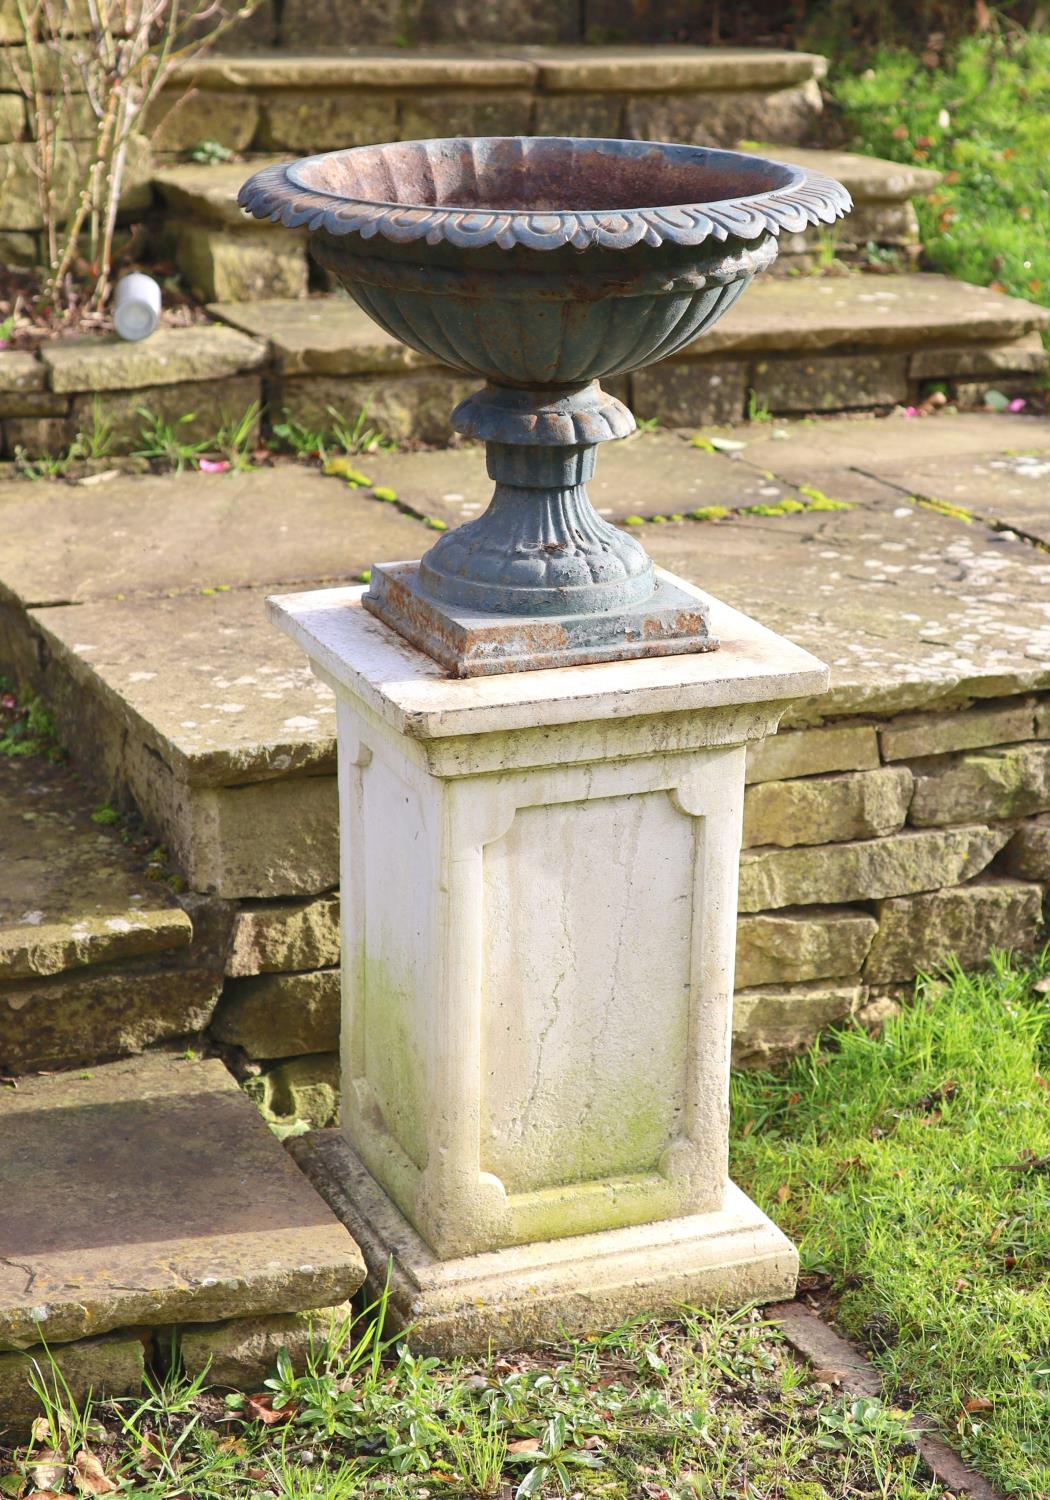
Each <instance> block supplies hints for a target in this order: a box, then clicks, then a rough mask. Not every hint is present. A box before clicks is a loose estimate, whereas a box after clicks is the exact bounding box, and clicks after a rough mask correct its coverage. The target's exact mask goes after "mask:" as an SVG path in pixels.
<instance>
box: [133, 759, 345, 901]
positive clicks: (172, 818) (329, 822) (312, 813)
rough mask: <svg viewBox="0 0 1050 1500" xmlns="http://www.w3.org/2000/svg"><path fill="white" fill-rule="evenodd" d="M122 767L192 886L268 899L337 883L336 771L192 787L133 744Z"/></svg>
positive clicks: (229, 895) (308, 892)
mask: <svg viewBox="0 0 1050 1500" xmlns="http://www.w3.org/2000/svg"><path fill="white" fill-rule="evenodd" d="M124 774H125V776H126V778H127V782H128V785H129V787H130V788H131V791H132V794H133V796H134V798H135V801H136V802H137V803H138V805H139V806H140V807H141V809H142V811H143V813H144V815H145V816H146V817H147V818H148V819H149V820H150V821H151V822H152V824H153V826H154V827H156V828H157V829H158V830H159V832H160V833H161V834H162V836H163V837H164V839H165V841H166V843H167V847H168V848H169V849H170V851H171V855H172V859H173V861H174V862H175V864H176V866H177V868H178V869H180V870H181V871H182V872H183V874H184V875H185V876H186V879H187V881H188V882H189V884H190V886H191V887H192V888H193V889H194V890H197V891H210V892H213V893H214V894H215V895H218V896H222V897H227V898H235V897H242V898H247V899H269V898H271V897H274V896H313V895H316V894H317V893H318V892H320V891H326V890H331V888H332V887H333V886H334V885H335V884H336V883H337V881H338V879H339V849H338V843H339V840H338V811H337V798H336V783H335V777H334V776H293V777H291V778H290V779H289V780H286V781H258V782H254V783H251V784H249V785H247V786H233V787H188V786H186V784H185V783H184V782H183V781H181V780H180V779H179V778H178V777H176V776H174V775H173V774H172V772H171V770H170V769H169V768H168V767H167V766H166V765H165V764H164V762H163V761H162V760H160V759H159V757H158V756H157V755H155V754H154V753H153V752H152V751H151V750H148V749H146V748H145V747H144V746H131V745H129V747H128V751H127V756H126V760H125V764H124Z"/></svg>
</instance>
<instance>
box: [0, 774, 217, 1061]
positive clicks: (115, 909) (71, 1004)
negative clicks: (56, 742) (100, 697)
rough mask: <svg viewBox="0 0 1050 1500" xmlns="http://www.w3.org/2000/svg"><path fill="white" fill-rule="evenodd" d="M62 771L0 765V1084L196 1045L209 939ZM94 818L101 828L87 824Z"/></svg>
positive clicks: (193, 905) (208, 977)
mask: <svg viewBox="0 0 1050 1500" xmlns="http://www.w3.org/2000/svg"><path fill="white" fill-rule="evenodd" d="M116 816H117V815H116V813H115V811H114V809H113V808H111V807H109V806H102V807H101V808H100V807H99V806H98V799H97V798H92V797H91V796H90V795H89V792H88V790H87V788H86V787H85V786H84V784H83V783H82V782H81V780H80V779H79V777H78V776H77V775H76V774H75V773H74V771H73V770H72V768H71V767H70V766H68V765H63V764H53V763H51V762H50V761H48V760H47V759H45V758H44V757H43V756H41V755H36V756H31V757H25V758H17V759H12V758H10V757H7V756H0V848H2V849H3V851H4V859H3V862H2V864H0V1073H22V1072H26V1071H29V1070H32V1069H35V1068H54V1067H68V1066H74V1065H77V1064H80V1063H84V1062H91V1061H94V1060H96V1059H98V1058H104V1057H107V1056H109V1057H113V1056H118V1055H120V1054H121V1053H124V1052H128V1051H134V1050H137V1049H138V1048H140V1047H143V1046H147V1045H150V1044H151V1043H153V1042H157V1041H161V1040H164V1039H168V1038H174V1037H182V1036H187V1035H194V1034H196V1033H199V1032H200V1031H202V1030H203V1029H204V1027H205V1026H206V1025H207V1022H208V1020H209V1018H210V1016H211V1013H212V1011H213V1010H214V1008H215V1004H216V1002H217V1000H218V996H219V991H220V989H221V987H222V958H221V949H222V941H221V940H219V939H218V937H217V935H216V931H215V922H214V920H213V919H211V918H210V917H209V915H208V914H206V913H202V914H201V915H200V920H195V918H196V917H197V913H198V907H199V904H200V903H199V898H197V897H196V896H194V895H192V894H188V895H187V896H185V897H184V898H183V899H182V900H181V901H180V900H179V899H177V898H176V896H175V894H174V893H173V892H172V890H171V889H170V887H169V886H168V885H167V884H166V883H165V879H164V878H160V877H164V876H166V875H167V874H168V871H169V869H170V867H169V866H168V864H167V859H166V856H165V857H164V858H163V859H162V860H156V861H154V862H153V863H152V864H150V865H148V866H147V864H146V859H145V856H144V854H142V853H135V852H133V850H132V849H131V848H129V847H127V846H126V845H125V844H124V843H123V842H122V840H121V838H120V837H119V834H118V831H117V830H116V828H114V827H113V826H109V824H110V822H111V821H112V820H114V819H115V818H116ZM100 820H101V821H100Z"/></svg>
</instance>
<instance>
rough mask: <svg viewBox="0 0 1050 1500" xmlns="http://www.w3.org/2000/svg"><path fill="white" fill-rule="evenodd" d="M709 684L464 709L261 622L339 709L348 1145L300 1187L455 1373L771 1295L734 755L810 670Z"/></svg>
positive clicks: (321, 627) (729, 659)
mask: <svg viewBox="0 0 1050 1500" xmlns="http://www.w3.org/2000/svg"><path fill="white" fill-rule="evenodd" d="M664 577H665V579H666V580H667V581H668V582H669V583H670V584H671V585H673V586H674V587H676V588H678V589H681V590H685V591H686V592H687V593H689V594H691V595H692V596H693V597H694V598H695V599H696V600H697V603H698V605H699V606H702V607H703V608H704V609H705V610H709V611H710V618H711V624H712V633H713V634H714V635H716V636H717V637H718V638H719V639H720V641H721V642H722V645H721V648H720V649H719V650H717V651H714V652H706V653H698V654H695V655H686V656H669V657H660V658H653V659H649V660H639V661H633V662H618V663H602V664H597V665H592V666H586V667H563V668H559V669H556V670H549V671H534V672H521V673H511V674H503V675H499V676H492V677H480V678H474V679H465V680H453V679H450V678H448V677H446V676H445V675H444V673H443V672H442V670H441V669H440V668H439V667H438V666H437V665H436V664H435V663H434V662H433V661H432V660H431V659H430V658H429V657H427V656H424V655H423V654H422V653H421V652H419V651H417V650H416V649H414V648H413V647H412V646H410V645H408V644H407V642H405V641H404V640H402V639H401V638H400V637H399V636H397V635H395V634H394V633H393V631H391V630H390V629H389V628H388V627H387V626H385V625H384V624H382V623H381V622H380V621H379V620H377V619H376V618H375V617H374V616H372V615H370V614H369V613H367V612H366V611H365V610H364V609H363V608H362V607H361V603H360V600H361V595H362V593H363V592H364V591H363V590H362V589H357V588H354V589H333V590H325V591H323V592H319V593H310V594H299V595H294V596H287V597H283V598H279V599H275V600H272V601H271V604H270V608H271V613H272V618H273V619H274V621H275V623H277V624H278V625H279V626H280V627H281V628H282V629H284V630H285V631H287V632H288V633H289V634H290V635H291V636H292V637H293V638H294V639H295V640H297V641H298V642H299V644H300V645H301V646H302V647H303V649H304V650H305V651H306V652H307V654H308V656H309V657H310V659H311V662H312V664H313V667H314V670H315V671H316V672H317V673H318V675H319V676H320V677H322V678H323V679H324V680H325V681H326V682H328V683H329V684H330V685H331V686H332V688H333V689H334V690H335V692H336V694H337V697H338V714H339V720H338V722H339V780H340V807H341V828H342V834H341V836H342V860H341V864H342V896H343V924H344V925H343V1034H342V1058H343V1104H342V1126H341V1131H340V1132H327V1133H322V1135H321V1136H319V1137H318V1136H314V1137H310V1138H308V1139H307V1140H306V1141H305V1142H304V1143H303V1144H301V1146H300V1149H299V1152H298V1154H299V1157H300V1161H301V1163H302V1165H304V1167H306V1169H307V1171H308V1172H309V1173H310V1175H311V1177H312V1178H313V1180H314V1181H315V1183H316V1184H317V1185H318V1186H319V1187H320V1188H321V1190H322V1192H323V1193H324V1194H325V1195H326V1196H327V1197H328V1199H329V1202H330V1203H332V1205H333V1206H334V1207H335V1209H336V1212H337V1213H338V1214H339V1215H340V1217H342V1218H343V1221H344V1222H345V1223H346V1224H347V1226H348V1227H349V1228H350V1229H351V1232H352V1233H353V1234H354V1236H355V1238H356V1239H357V1240H358V1242H359V1244H360V1245H361V1248H362V1250H363V1252H364V1254H365V1259H366V1261H367V1263H368V1264H369V1267H370V1270H371V1272H372V1274H373V1277H374V1278H375V1279H376V1280H377V1281H380V1282H381V1281H382V1280H383V1278H384V1277H385V1275H386V1273H387V1268H388V1263H389V1265H390V1277H391V1305H392V1309H393V1312H394V1314H395V1316H396V1317H397V1318H398V1319H399V1320H400V1321H402V1322H404V1323H412V1324H414V1325H415V1328H416V1330H417V1333H418V1334H419V1335H420V1336H421V1337H422V1338H423V1339H424V1340H425V1341H426V1342H429V1343H431V1344H433V1345H435V1346H439V1347H442V1348H445V1349H469V1348H476V1347H482V1346H484V1345H485V1343H486V1342H487V1340H488V1339H489V1338H493V1339H496V1340H497V1341H513V1340H520V1339H528V1338H536V1337H544V1336H551V1335H554V1334H556V1333H557V1332H558V1330H559V1329H569V1330H572V1329H576V1330H580V1329H585V1328H591V1327H598V1326H601V1325H608V1324H610V1323H615V1322H616V1321H619V1320H621V1319H623V1318H624V1317H626V1316H629V1315H632V1314H634V1313H638V1312H643V1311H653V1312H659V1311H665V1310H669V1309H671V1308H672V1307H673V1306H674V1305H675V1304H678V1303H680V1302H682V1301H694V1302H703V1301H708V1302H709V1301H713V1300H716V1299H717V1300H720V1301H723V1302H729V1301H734V1300H735V1301H742V1300H746V1299H750V1298H759V1299H771V1298H778V1297H783V1296H786V1295H790V1294H791V1292H792V1290H793V1287H794V1279H795V1273H796V1269H797V1258H796V1255H795V1252H794V1249H793V1247H792V1246H791V1245H790V1243H789V1242H788V1241H787V1240H786V1239H785V1238H784V1236H783V1235H782V1234H781V1233H780V1231H779V1230H778V1229H776V1228H775V1226H774V1225H773V1224H771V1223H770V1222H769V1220H768V1219H766V1218H765V1216H764V1215H763V1214H761V1213H760V1212H759V1210H758V1209H757V1208H755V1206H754V1205H753V1204H751V1203H750V1202H749V1201H748V1200H747V1199H746V1198H745V1197H744V1195H743V1194H742V1193H740V1192H739V1190H738V1189H736V1188H735V1187H734V1186H733V1184H732V1183H731V1182H730V1181H729V1178H728V1168H727V1150H728V1102H727V1101H728V1074H729V1044H730V1019H731V1015H730V1012H731V1004H732V993H733V952H734V942H735V921H736V889H737V861H738V856H739V849H740V829H741V807H742V801H743V789H744V753H745V745H746V743H747V741H748V740H750V739H755V738H759V737H761V736H763V735H766V734H769V733H771V732H772V731H773V730H775V728H776V725H777V723H778V721H779V718H780V715H781V713H782V712H783V710H784V708H785V707H786V706H787V703H788V702H789V701H790V700H791V699H792V698H794V697H796V696H799V695H809V694H812V693H814V692H820V691H821V690H822V689H823V688H824V687H825V686H826V682H827V671H826V669H825V668H824V667H823V666H822V665H821V663H819V662H818V661H816V659H815V658H813V657H812V656H810V655H809V654H808V653H807V652H805V651H802V650H800V649H799V648H798V647H796V646H793V645H791V644H790V643H789V642H787V641H784V640H782V639H780V638H779V637H777V636H775V635H773V634H772V633H771V632H769V631H767V630H765V629H763V628H762V627H761V626H759V625H757V624H756V623H755V622H754V621H752V620H750V619H748V618H747V617H745V616H743V615H740V614H738V613H737V612H736V611H734V610H731V609H729V608H728V607H726V606H725V605H722V604H719V603H718V602H717V601H715V600H711V599H710V598H708V596H706V595H704V594H702V593H701V592H700V591H699V590H696V589H693V588H692V587H691V586H690V585H688V584H686V583H684V582H683V581H682V580H680V579H676V578H672V577H670V575H664Z"/></svg>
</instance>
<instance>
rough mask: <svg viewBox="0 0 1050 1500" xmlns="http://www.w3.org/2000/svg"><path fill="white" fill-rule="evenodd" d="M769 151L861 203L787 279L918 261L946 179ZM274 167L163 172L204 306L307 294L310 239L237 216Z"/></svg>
mask: <svg viewBox="0 0 1050 1500" xmlns="http://www.w3.org/2000/svg"><path fill="white" fill-rule="evenodd" d="M322 144H323V142H322ZM303 149H304V150H305V149H310V150H313V149H317V147H316V144H315V145H313V146H310V147H303ZM754 149H759V148H757V147H755V148H754ZM761 149H762V150H763V151H766V152H768V154H769V155H771V156H774V157H779V158H780V159H781V160H783V161H789V162H793V163H796V164H797V165H799V166H803V167H807V168H809V169H811V170H813V171H816V172H824V173H826V174H827V175H829V176H832V177H838V178H839V179H840V180H841V181H842V182H844V183H845V185H846V186H847V187H848V188H849V190H850V192H851V193H852V194H853V200H854V209H853V213H852V215H851V216H850V217H849V218H848V219H847V220H846V221H845V222H844V223H843V224H842V225H839V226H837V227H836V230H835V231H834V233H830V234H829V231H827V230H826V229H824V230H822V229H819V228H818V229H807V230H806V231H805V232H804V233H801V234H785V235H784V236H783V239H782V242H781V250H780V260H779V264H780V266H781V269H783V270H791V269H795V270H798V269H799V268H800V267H801V266H803V265H804V264H806V263H807V262H809V261H814V260H816V258H817V257H818V256H819V255H820V253H821V246H822V245H826V246H827V247H829V248H830V249H831V250H833V251H834V253H835V255H836V256H837V257H839V258H847V259H849V258H851V257H853V256H854V253H855V252H857V251H858V250H860V249H863V248H864V247H865V246H867V245H868V244H874V245H878V246H880V247H883V248H889V249H894V250H901V251H905V252H907V253H908V254H912V253H916V252H917V251H918V245H919V239H918V223H917V221H916V218H915V210H914V209H913V208H912V205H911V197H912V195H913V194H915V193H920V192H928V191H929V190H930V189H931V188H933V187H934V186H935V185H936V183H937V182H938V181H939V180H940V174H939V173H938V172H933V171H930V170H927V169H924V168H921V167H906V166H901V165H900V164H899V163H897V162H889V161H881V160H880V159H879V158H877V157H868V156H857V155H854V154H853V153H850V152H845V151H821V150H816V149H813V148H809V149H807V148H802V147H793V146H780V145H770V146H768V147H766V146H763V147H762V148H761ZM273 160H274V158H273V157H272V156H260V157H255V158H251V159H250V160H245V161H236V162H222V163H219V164H217V165H213V166H207V165H201V164H198V163H196V162H188V163H180V164H179V165H176V166H165V167H161V168H158V170H157V171H156V172H155V174H154V177H153V186H154V189H155V190H156V193H157V195H158V197H159V199H160V201H161V203H162V204H163V205H164V208H165V210H166V215H165V220H164V228H163V231H162V240H163V245H164V248H165V249H166V250H167V252H168V253H169V254H170V255H171V256H172V257H173V258H174V260H175V262H176V264H177V265H178V266H179V269H180V270H181V271H182V273H183V275H184V276H185V277H186V279H187V280H188V281H189V282H190V284H191V285H193V286H194V287H195V288H196V289H197V290H198V291H199V292H200V293H201V294H202V295H203V296H204V297H207V298H214V299H216V300H220V301H226V300H229V301H247V300H255V299H258V298H262V297H268V296H269V297H273V296H280V295H301V294H303V293H304V292H305V290H306V279H307V250H306V236H305V235H303V234H301V233H300V234H296V233H293V232H291V231H278V232H277V233H276V234H275V232H274V228H273V225H272V224H268V223H266V222H263V223H259V222H258V221H256V220H253V219H249V218H247V217H246V216H245V214H244V212H243V211H242V210H241V209H240V208H238V206H237V193H238V190H239V188H240V186H241V184H242V183H243V182H244V181H245V180H246V179H247V178H248V177H249V176H250V175H251V173H252V172H253V171H257V170H259V169H260V168H261V167H263V166H267V165H269V164H270V162H271V161H273ZM261 236H262V237H261ZM800 257H805V258H806V259H805V260H802V259H800Z"/></svg>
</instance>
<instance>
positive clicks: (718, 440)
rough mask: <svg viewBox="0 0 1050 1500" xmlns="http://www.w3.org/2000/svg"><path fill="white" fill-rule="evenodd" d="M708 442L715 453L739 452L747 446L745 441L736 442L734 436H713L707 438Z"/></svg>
mask: <svg viewBox="0 0 1050 1500" xmlns="http://www.w3.org/2000/svg"><path fill="white" fill-rule="evenodd" d="M708 442H709V443H710V444H711V447H712V448H713V449H714V450H715V452H716V453H739V452H740V451H741V449H743V448H746V447H747V444H746V443H741V442H738V441H737V439H736V438H722V437H713V438H708Z"/></svg>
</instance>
